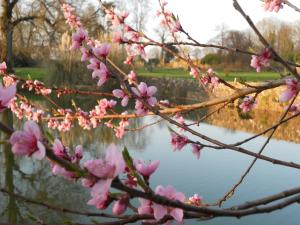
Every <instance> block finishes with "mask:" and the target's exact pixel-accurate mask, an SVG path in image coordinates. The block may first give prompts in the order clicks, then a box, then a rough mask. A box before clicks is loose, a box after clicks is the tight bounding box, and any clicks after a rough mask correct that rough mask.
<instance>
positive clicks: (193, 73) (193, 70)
mask: <svg viewBox="0 0 300 225" xmlns="http://www.w3.org/2000/svg"><path fill="white" fill-rule="evenodd" d="M190 75H191V76H192V77H194V78H197V77H198V76H199V69H198V68H196V67H192V68H191V72H190Z"/></svg>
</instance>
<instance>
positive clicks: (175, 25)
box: [172, 20, 182, 33]
mask: <svg viewBox="0 0 300 225" xmlns="http://www.w3.org/2000/svg"><path fill="white" fill-rule="evenodd" d="M181 29H182V27H181V24H180V22H179V21H178V20H177V21H175V22H174V26H173V29H172V32H173V33H176V32H178V31H180V30H181Z"/></svg>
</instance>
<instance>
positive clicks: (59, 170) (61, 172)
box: [51, 163, 76, 180]
mask: <svg viewBox="0 0 300 225" xmlns="http://www.w3.org/2000/svg"><path fill="white" fill-rule="evenodd" d="M51 167H52V173H53V174H54V175H56V176H61V177H64V178H65V179H67V180H73V179H74V178H75V177H76V176H75V174H74V173H72V172H70V171H67V170H66V169H65V168H63V167H61V166H60V165H58V164H55V163H52V164H51Z"/></svg>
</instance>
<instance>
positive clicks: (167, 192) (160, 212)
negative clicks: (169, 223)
mask: <svg viewBox="0 0 300 225" xmlns="http://www.w3.org/2000/svg"><path fill="white" fill-rule="evenodd" d="M155 194H157V195H160V196H164V197H166V198H168V199H171V200H178V201H181V202H184V200H185V196H184V194H183V193H181V192H176V190H175V189H174V187H172V186H166V187H163V186H160V185H159V186H157V187H156V189H155ZM153 211H154V218H155V219H156V220H160V219H162V218H163V217H164V216H165V215H170V216H172V217H173V218H174V219H175V220H176V221H177V222H179V223H181V222H182V219H183V210H182V209H179V208H172V207H166V206H162V205H158V204H155V205H154V207H153Z"/></svg>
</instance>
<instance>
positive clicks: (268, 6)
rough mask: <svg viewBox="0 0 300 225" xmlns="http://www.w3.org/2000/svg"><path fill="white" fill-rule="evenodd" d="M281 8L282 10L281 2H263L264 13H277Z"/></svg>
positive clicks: (274, 0)
mask: <svg viewBox="0 0 300 225" xmlns="http://www.w3.org/2000/svg"><path fill="white" fill-rule="evenodd" d="M282 8H283V1H282V0H264V9H265V11H270V12H272V11H274V12H278V11H279V10H280V9H282Z"/></svg>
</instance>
